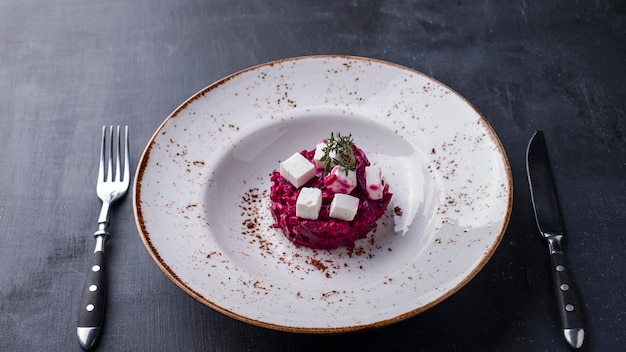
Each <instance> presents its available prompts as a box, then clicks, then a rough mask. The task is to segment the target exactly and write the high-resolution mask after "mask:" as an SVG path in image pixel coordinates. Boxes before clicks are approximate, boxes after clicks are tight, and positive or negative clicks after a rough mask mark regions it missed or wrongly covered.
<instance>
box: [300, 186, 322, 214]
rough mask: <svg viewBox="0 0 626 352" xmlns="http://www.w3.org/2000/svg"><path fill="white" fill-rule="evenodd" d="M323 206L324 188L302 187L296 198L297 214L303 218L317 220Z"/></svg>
mask: <svg viewBox="0 0 626 352" xmlns="http://www.w3.org/2000/svg"><path fill="white" fill-rule="evenodd" d="M321 208H322V190H321V189H319V188H313V187H302V189H301V190H300V193H299V194H298V199H297V200H296V216H298V217H301V218H303V219H310V220H317V217H318V216H319V214H320V209H321Z"/></svg>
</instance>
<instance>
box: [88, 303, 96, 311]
mask: <svg viewBox="0 0 626 352" xmlns="http://www.w3.org/2000/svg"><path fill="white" fill-rule="evenodd" d="M94 308H96V307H94V306H93V304H88V305H87V307H86V309H87V311H88V312H91V311H92V310H93V309H94Z"/></svg>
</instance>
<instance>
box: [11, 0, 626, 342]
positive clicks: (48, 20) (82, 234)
mask: <svg viewBox="0 0 626 352" xmlns="http://www.w3.org/2000/svg"><path fill="white" fill-rule="evenodd" d="M309 54H351V55H359V56H368V57H374V58H378V59H383V60H388V61H392V62H396V63H398V64H401V65H405V66H408V67H411V68H414V69H416V70H419V71H422V72H424V73H426V74H428V75H431V76H433V77H434V78H436V79H438V80H440V81H442V82H443V83H445V84H447V85H449V86H450V87H452V88H453V89H455V90H457V91H458V92H459V93H461V94H462V95H463V96H465V97H466V98H467V99H468V100H469V101H470V102H472V103H473V104H474V105H475V106H476V107H477V108H478V109H479V110H480V111H481V112H482V113H483V114H484V115H485V117H486V118H487V119H488V121H489V122H490V123H491V124H492V126H493V128H494V129H495V130H496V132H497V133H498V135H499V136H500V138H501V140H502V143H503V145H504V148H505V149H506V151H507V153H508V157H509V159H510V163H511V168H512V172H513V177H514V207H513V214H512V217H511V222H510V225H509V228H508V230H507V232H506V235H505V237H504V239H503V241H502V243H501V245H500V247H499V248H498V250H497V251H496V253H495V254H494V256H493V257H492V259H491V260H490V261H489V263H488V264H487V265H486V267H485V268H484V269H483V270H482V271H481V272H480V273H479V274H478V275H477V276H476V277H475V278H474V279H473V280H472V281H471V282H470V283H469V284H468V285H466V286H465V287H464V288H463V289H461V290H460V291H459V292H458V293H457V294H455V295H453V296H452V297H450V298H449V299H447V300H445V301H444V302H442V303H441V304H439V305H437V306H435V307H434V308H432V309H430V310H428V311H426V312H425V313H423V314H421V315H418V316H416V317H413V318H410V319H408V320H405V321H403V322H400V323H397V324H395V325H391V326H388V327H385V328H382V329H378V330H373V331H368V332H363V333H352V334H345V335H333V336H324V335H321V336H320V335H298V334H290V333H283V332H276V331H271V330H266V329H263V328H258V327H255V326H251V325H247V324H245V323H241V322H238V321H235V320H232V319H230V318H227V317H225V316H223V315H221V314H219V313H216V312H214V311H212V310H210V309H208V308H205V307H204V306H202V305H201V304H199V303H197V302H196V301H194V300H193V299H191V298H190V297H189V296H187V295H186V294H185V293H183V292H182V291H181V290H179V289H178V288H177V287H176V286H175V285H174V284H172V283H171V282H170V281H169V280H168V279H167V278H166V277H165V275H163V274H162V273H161V272H160V271H159V269H158V268H157V267H156V266H155V265H154V263H153V261H152V259H151V258H150V257H149V256H148V254H147V252H146V250H145V249H144V248H143V245H142V243H141V241H140V239H139V236H138V234H137V230H136V227H135V224H134V219H133V215H132V207H131V202H130V199H129V198H130V197H129V198H127V199H126V201H125V202H123V203H122V204H120V206H118V207H117V208H115V210H114V213H113V214H112V219H113V225H112V227H111V233H112V237H111V241H110V242H109V246H108V249H109V252H108V258H107V259H108V263H109V267H108V269H109V282H108V301H107V302H108V305H107V311H106V317H105V319H106V326H105V330H104V333H103V338H102V340H101V342H100V345H99V349H100V350H103V351H106V350H110V351H134V350H146V351H321V350H330V351H348V350H355V351H357V350H358V351H382V350H397V351H409V350H411V351H419V350H423V351H433V350H446V351H474V350H475V351H566V350H567V348H566V347H565V344H564V342H563V340H562V338H561V334H560V332H559V331H558V329H557V327H556V315H555V311H554V309H553V307H552V305H553V302H554V298H553V297H552V295H551V294H552V292H551V288H550V276H549V273H548V270H547V260H548V258H547V250H546V248H545V245H544V243H543V242H542V241H541V240H540V239H539V237H538V236H537V235H536V234H535V232H536V229H535V225H534V219H533V215H532V208H531V203H530V197H529V191H528V188H527V182H526V176H525V168H524V156H525V150H526V145H527V143H528V139H529V138H530V137H531V135H532V133H533V132H534V130H536V129H541V130H544V131H545V134H546V140H547V143H548V148H549V150H550V157H551V160H552V164H553V171H554V176H555V178H556V182H557V185H558V190H559V194H560V199H561V207H562V210H563V213H564V218H565V227H566V230H567V231H568V232H569V237H568V240H567V242H566V244H565V249H566V251H567V254H568V255H569V259H570V263H571V264H572V267H573V270H574V275H575V276H576V278H577V281H578V286H579V288H580V291H581V295H582V298H583V300H584V301H585V304H586V310H587V312H586V315H587V320H588V322H589V331H588V336H589V340H588V343H587V349H588V350H590V351H619V350H623V349H624V345H625V344H626V307H625V305H624V298H625V297H626V280H624V277H625V271H626V255H625V254H626V239H625V238H626V237H625V236H626V191H625V189H626V187H625V186H626V142H625V139H624V134H625V132H626V126H625V125H626V103H625V101H626V4H625V3H624V2H623V1H617V0H614V1H608V0H604V1H583V0H575V1H563V0H559V1H536V0H526V1H521V2H518V1H477V2H469V1H458V0H457V1H400V0H391V1H380V0H378V1H377V0H372V1H319V0H301V1H237V0H221V1H218V0H213V1H200V0H179V1H162V0H153V1H148V0H137V1H120V0H113V1H106V2H102V1H100V2H98V1H95V2H94V1H76V0H52V1H32V0H20V1H10V0H0V121H1V122H2V126H1V128H0V350H2V351H18V350H24V351H31V350H45V351H78V350H80V348H79V346H78V342H77V339H76V335H75V326H76V312H77V309H78V308H77V307H78V304H79V301H80V291H81V288H82V285H83V281H84V278H85V275H86V266H87V264H88V261H89V254H90V252H91V250H92V247H93V244H94V241H93V238H92V236H91V234H92V233H93V231H95V230H96V227H95V226H96V225H95V221H96V218H97V214H98V211H99V201H98V200H97V198H96V195H95V190H94V188H95V185H94V178H95V175H96V167H97V166H96V159H95V158H96V154H97V150H98V147H99V141H98V138H99V131H100V128H101V126H102V125H103V124H129V125H130V127H131V133H132V140H131V148H132V150H131V157H132V162H133V163H136V162H137V161H138V159H139V157H140V155H141V151H142V149H143V147H144V146H145V145H146V143H147V141H148V139H149V138H150V137H151V135H152V133H153V132H154V131H155V130H156V128H157V127H158V126H159V124H160V123H161V122H162V121H163V119H164V118H165V117H166V116H167V115H168V114H169V113H170V112H171V111H172V110H173V109H174V108H176V107H177V106H178V104H180V103H182V102H183V101H184V100H185V99H186V98H187V97H189V96H190V95H192V94H194V93H195V92H196V91H198V90H200V89H201V88H203V87H204V86H206V85H208V84H210V83H211V82H213V81H215V80H217V79H219V78H221V77H223V76H225V75H228V74H230V73H233V72H236V71H238V70H240V69H243V68H246V67H249V66H252V65H256V64H260V63H263V62H267V61H270V60H274V59H279V58H285V57H292V56H299V55H309Z"/></svg>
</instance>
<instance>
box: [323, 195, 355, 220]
mask: <svg viewBox="0 0 626 352" xmlns="http://www.w3.org/2000/svg"><path fill="white" fill-rule="evenodd" d="M357 210H359V198H357V197H353V196H351V195H349V194H341V193H337V194H335V197H334V198H333V200H332V201H331V202H330V213H329V214H328V215H329V216H330V217H331V218H335V219H339V220H345V221H352V220H353V219H354V217H355V216H356V212H357Z"/></svg>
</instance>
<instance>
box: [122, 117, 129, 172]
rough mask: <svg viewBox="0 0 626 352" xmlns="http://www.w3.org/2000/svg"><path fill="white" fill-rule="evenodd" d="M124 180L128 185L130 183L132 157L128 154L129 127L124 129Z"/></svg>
mask: <svg viewBox="0 0 626 352" xmlns="http://www.w3.org/2000/svg"><path fill="white" fill-rule="evenodd" d="M124 132H125V133H124V134H125V138H124V178H123V181H124V182H125V183H126V184H128V183H129V181H130V156H129V153H128V126H126V128H125V129H124Z"/></svg>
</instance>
